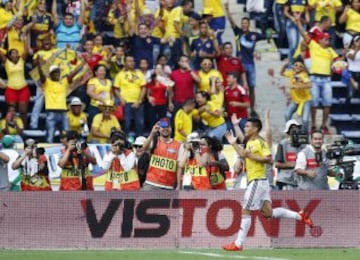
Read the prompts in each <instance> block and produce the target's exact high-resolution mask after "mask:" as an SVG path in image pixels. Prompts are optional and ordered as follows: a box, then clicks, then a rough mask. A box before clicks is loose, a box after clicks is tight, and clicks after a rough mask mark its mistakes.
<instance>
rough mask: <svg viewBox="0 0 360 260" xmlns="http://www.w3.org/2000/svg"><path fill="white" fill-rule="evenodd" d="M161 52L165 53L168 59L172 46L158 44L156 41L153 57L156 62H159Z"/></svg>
mask: <svg viewBox="0 0 360 260" xmlns="http://www.w3.org/2000/svg"><path fill="white" fill-rule="evenodd" d="M160 54H163V55H165V56H166V57H167V58H168V60H169V58H170V56H171V51H170V47H169V45H167V44H162V43H161V44H158V43H155V44H154V47H153V59H154V64H157V58H158V57H159V55H160Z"/></svg>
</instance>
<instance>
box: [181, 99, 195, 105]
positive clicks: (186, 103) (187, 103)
mask: <svg viewBox="0 0 360 260" xmlns="http://www.w3.org/2000/svg"><path fill="white" fill-rule="evenodd" d="M195 103H196V102H195V100H194V99H193V98H187V99H186V100H185V102H184V104H183V106H187V105H193V104H195Z"/></svg>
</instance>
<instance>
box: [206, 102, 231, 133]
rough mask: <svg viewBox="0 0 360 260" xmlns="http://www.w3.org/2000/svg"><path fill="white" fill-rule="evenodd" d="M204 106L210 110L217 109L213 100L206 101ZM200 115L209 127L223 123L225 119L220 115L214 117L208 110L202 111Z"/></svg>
mask: <svg viewBox="0 0 360 260" xmlns="http://www.w3.org/2000/svg"><path fill="white" fill-rule="evenodd" d="M206 106H207V107H208V108H209V109H210V111H212V112H215V111H219V109H218V108H217V107H216V104H214V102H213V101H208V102H207V104H206ZM200 117H201V119H202V120H203V121H205V123H207V125H208V126H209V127H210V128H215V127H218V126H220V125H222V124H224V123H225V119H224V117H223V116H222V115H221V116H219V117H215V116H213V115H211V114H210V113H208V112H203V113H201V114H200Z"/></svg>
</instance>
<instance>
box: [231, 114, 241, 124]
mask: <svg viewBox="0 0 360 260" xmlns="http://www.w3.org/2000/svg"><path fill="white" fill-rule="evenodd" d="M240 122H241V117H239V118H237V116H236V114H232V115H231V123H232V124H233V125H239V124H240Z"/></svg>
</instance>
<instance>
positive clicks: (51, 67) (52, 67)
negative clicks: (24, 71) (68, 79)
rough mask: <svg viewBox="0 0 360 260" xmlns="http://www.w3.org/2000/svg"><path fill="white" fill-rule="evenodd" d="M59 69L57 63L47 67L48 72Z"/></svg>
mask: <svg viewBox="0 0 360 260" xmlns="http://www.w3.org/2000/svg"><path fill="white" fill-rule="evenodd" d="M57 70H60V68H59V66H58V65H51V66H50V68H49V73H52V72H54V71H57Z"/></svg>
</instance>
